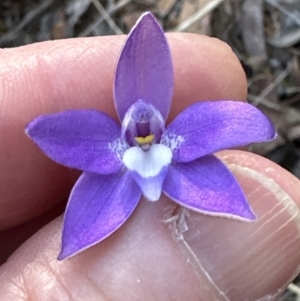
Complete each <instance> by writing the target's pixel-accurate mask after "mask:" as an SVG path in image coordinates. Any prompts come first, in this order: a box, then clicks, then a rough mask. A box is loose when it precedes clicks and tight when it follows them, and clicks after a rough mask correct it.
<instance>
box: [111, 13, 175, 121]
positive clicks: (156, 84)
mask: <svg viewBox="0 0 300 301" xmlns="http://www.w3.org/2000/svg"><path fill="white" fill-rule="evenodd" d="M173 87H174V78H173V65H172V60H171V54H170V50H169V46H168V43H167V40H166V38H165V35H164V32H163V30H162V28H161V27H160V25H159V24H158V22H157V21H156V20H155V18H154V16H153V15H152V14H151V13H145V14H144V15H142V17H141V18H140V19H139V20H138V22H137V23H136V25H135V27H134V28H133V29H132V30H131V32H130V33H129V35H128V37H127V40H126V43H125V45H124V47H123V50H122V52H121V55H120V58H119V62H118V65H117V70H116V77H115V86H114V98H115V106H116V110H117V112H118V115H119V118H120V120H123V118H124V115H125V113H126V111H127V110H128V109H129V107H130V106H131V105H132V104H133V103H134V102H136V101H137V100H139V99H143V100H145V101H147V102H150V103H152V104H153V105H154V106H155V107H156V108H157V109H158V110H159V111H160V113H161V114H162V116H163V117H164V118H165V119H166V118H167V116H168V113H169V110H170V106H171V100H172V96H173Z"/></svg>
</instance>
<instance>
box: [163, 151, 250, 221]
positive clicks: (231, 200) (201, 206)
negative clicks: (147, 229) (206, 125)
mask: <svg viewBox="0 0 300 301" xmlns="http://www.w3.org/2000/svg"><path fill="white" fill-rule="evenodd" d="M163 192H164V193H165V194H166V195H167V196H168V197H169V198H171V199H172V200H173V201H175V202H176V203H178V204H180V205H182V206H184V207H187V208H189V209H191V210H194V211H196V212H200V213H204V214H209V215H215V216H224V217H229V218H237V219H242V220H254V219H255V215H254V213H253V212H252V210H251V208H250V205H249V204H248V202H247V199H246V197H245V195H244V193H243V191H242V190H241V188H240V186H239V184H238V182H237V181H236V179H235V178H234V177H233V175H232V174H231V173H230V171H229V170H228V169H227V167H226V166H225V165H224V164H223V163H222V162H221V161H220V160H219V159H217V158H216V157H214V156H213V155H208V156H205V157H202V158H200V159H198V160H195V161H193V162H188V163H175V164H174V165H171V166H170V167H169V172H168V175H167V178H166V180H165V183H164V186H163Z"/></svg>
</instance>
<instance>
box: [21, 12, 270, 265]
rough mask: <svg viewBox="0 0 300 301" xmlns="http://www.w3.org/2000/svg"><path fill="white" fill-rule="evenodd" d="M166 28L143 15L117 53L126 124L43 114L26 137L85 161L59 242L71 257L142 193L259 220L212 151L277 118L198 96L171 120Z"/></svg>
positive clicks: (262, 135) (87, 113)
mask: <svg viewBox="0 0 300 301" xmlns="http://www.w3.org/2000/svg"><path fill="white" fill-rule="evenodd" d="M173 86H174V80H173V66H172V60H171V55H170V51H169V47H168V44H167V41H166V38H165V35H164V33H163V31H162V29H161V27H160V25H159V24H158V23H157V21H156V20H155V18H154V17H153V16H152V15H151V14H150V13H146V14H144V15H143V16H142V17H141V18H140V19H139V21H138V22H137V24H136V26H135V27H134V28H133V29H132V31H131V32H130V34H129V36H128V38H127V41H126V43H125V45H124V48H123V50H122V52H121V56H120V59H119V62H118V66H117V70H116V76H115V84H114V99H115V107H116V110H117V113H118V116H119V118H120V120H122V125H121V126H120V125H119V124H118V123H117V122H115V121H114V120H113V119H112V118H111V117H109V116H108V115H107V114H105V113H102V112H99V111H96V110H68V111H64V112H61V113H58V114H51V115H43V116H40V117H38V118H36V119H35V120H33V121H32V122H31V123H29V125H28V126H27V129H26V132H27V134H28V136H29V137H30V138H31V139H33V141H34V142H35V143H36V144H37V145H38V146H39V147H40V148H41V149H42V150H43V151H44V153H45V154H46V155H47V156H49V157H50V158H51V159H53V160H54V161H56V162H58V163H60V164H63V165H65V166H69V167H72V168H78V169H80V170H83V171H84V172H83V173H82V175H81V177H80V178H79V180H78V181H77V183H76V184H75V186H74V188H73V190H72V193H71V195H70V199H69V203H68V205H67V209H66V213H65V219H64V227H63V237H62V250H61V253H60V255H59V257H58V259H60V260H61V259H64V258H67V257H71V256H73V255H75V254H77V253H79V252H81V251H83V250H85V249H87V248H89V247H90V246H93V245H95V244H96V243H98V242H100V241H102V240H103V239H105V238H106V237H108V236H109V235H111V234H112V233H113V232H114V231H116V230H117V229H118V228H119V227H120V226H121V225H122V224H123V223H124V222H125V221H126V220H127V219H128V218H129V216H130V215H131V213H132V212H133V210H134V209H135V208H136V206H137V204H138V202H139V200H140V199H141V196H142V195H144V196H145V198H146V199H148V200H149V201H157V200H158V199H159V198H160V195H161V193H162V192H163V193H165V194H166V195H167V196H168V197H169V198H170V199H172V200H174V201H175V202H176V203H178V204H180V205H182V206H184V207H186V208H189V209H191V210H194V211H197V212H200V213H204V214H209V215H214V216H224V217H230V218H237V219H241V220H254V219H255V215H254V213H253V211H252V210H251V208H250V206H249V204H248V202H247V200H246V198H245V196H244V194H243V191H242V190H241V188H240V186H239V184H238V183H237V181H236V180H235V178H234V177H233V175H232V174H231V173H230V171H229V170H228V169H227V167H226V166H225V165H224V164H223V163H222V162H221V161H220V160H219V159H217V158H216V157H215V156H214V155H212V153H214V152H217V151H219V150H222V149H226V148H232V147H236V146H241V145H247V144H249V143H251V142H260V141H265V140H270V139H273V138H274V137H275V131H274V127H273V125H272V124H271V122H270V121H269V120H268V118H266V117H265V116H264V115H263V114H262V113H261V112H260V111H259V110H257V109H256V108H255V107H253V106H251V105H249V104H246V103H242V102H237V101H217V102H199V103H196V104H194V105H192V106H190V107H188V108H187V109H186V110H184V111H183V112H182V113H181V114H179V115H178V116H177V118H176V119H175V120H174V121H173V122H171V124H169V126H168V127H167V128H165V121H166V118H167V116H168V113H169V110H170V106H171V100H172V95H173Z"/></svg>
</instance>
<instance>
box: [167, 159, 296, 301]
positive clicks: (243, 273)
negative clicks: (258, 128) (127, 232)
mask: <svg viewBox="0 0 300 301" xmlns="http://www.w3.org/2000/svg"><path fill="white" fill-rule="evenodd" d="M229 168H230V169H231V170H232V172H233V173H234V174H235V176H236V178H237V179H238V181H239V182H240V184H241V186H242V188H243V190H244V192H245V193H246V195H247V197H248V200H249V202H250V204H251V206H252V208H253V209H254V211H255V213H256V214H257V216H258V219H257V220H256V221H254V222H249V223H247V222H240V221H236V220H229V219H225V218H214V217H210V216H204V215H201V214H197V213H193V212H190V211H187V210H186V209H180V210H179V212H178V213H177V217H178V218H177V219H174V221H173V228H172V227H171V229H172V231H173V232H172V233H173V235H174V233H175V239H177V241H178V244H179V245H180V246H181V250H183V251H182V252H183V255H184V256H186V257H187V258H189V260H187V261H188V262H189V263H190V264H191V265H192V266H193V267H194V269H195V270H197V272H198V273H199V274H201V277H202V278H203V279H205V281H207V282H209V283H210V285H211V287H213V289H214V291H215V292H214V293H217V294H219V298H220V300H230V301H241V300H275V299H276V298H277V297H278V296H279V295H280V294H282V292H283V291H284V288H285V286H286V285H287V284H288V283H289V282H290V281H291V280H292V279H293V278H294V277H296V276H297V274H298V273H299V266H298V265H299V262H300V252H299V249H300V239H299V231H300V212H299V208H298V206H297V204H296V203H295V201H294V200H293V199H292V198H291V196H290V194H289V193H288V192H287V191H286V190H284V189H283V188H282V187H281V186H280V185H279V184H278V183H277V182H276V181H275V180H273V179H272V178H270V177H268V176H267V175H266V174H264V173H261V172H258V171H256V170H254V169H251V168H249V167H245V166H241V165H238V164H235V163H232V164H229ZM264 298H267V299H264Z"/></svg>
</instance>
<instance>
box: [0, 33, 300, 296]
mask: <svg viewBox="0 0 300 301" xmlns="http://www.w3.org/2000/svg"><path fill="white" fill-rule="evenodd" d="M169 38H170V44H171V50H172V54H173V61H174V67H175V95H174V101H173V107H172V110H171V114H170V120H171V119H173V118H174V117H175V116H176V115H177V114H178V113H179V112H180V111H182V109H183V108H185V107H187V106H189V105H190V104H191V103H193V102H196V101H199V100H211V99H212V100H214V99H245V97H246V87H247V86H246V79H245V76H244V74H243V71H242V69H241V66H240V64H239V62H238V60H237V59H236V57H235V56H234V54H233V53H232V52H231V50H230V49H229V47H228V46H226V45H225V44H224V43H221V42H220V41H218V40H215V39H211V38H208V37H201V36H196V35H186V34H184V35H183V34H171V35H170V36H169ZM123 42H124V37H105V38H90V39H75V40H65V41H55V42H45V43H40V44H34V45H29V46H25V47H21V48H17V49H7V50H1V52H0V53H1V56H0V82H1V83H2V90H1V92H0V93H1V94H0V95H1V101H2V109H1V112H0V114H1V116H0V139H1V141H0V154H1V155H0V166H1V169H0V178H1V181H0V191H2V198H1V201H0V229H2V230H4V229H8V228H10V227H13V226H15V225H18V224H21V223H23V222H25V221H30V220H32V219H33V218H34V217H36V216H37V215H39V214H41V213H42V212H45V211H47V210H49V209H50V208H52V207H53V206H55V205H56V204H57V203H59V202H60V201H61V200H63V199H64V198H66V197H67V195H68V192H69V190H70V188H71V186H72V184H73V183H74V180H75V178H76V175H74V174H73V172H71V171H70V170H68V169H65V168H62V167H60V166H58V165H56V164H55V163H53V162H52V161H50V160H49V159H47V158H46V157H45V156H44V155H43V154H42V153H41V152H40V150H39V149H38V148H37V147H36V146H35V145H33V144H32V142H31V141H30V140H29V139H28V138H27V137H26V136H25V134H24V127H25V125H26V124H27V123H28V122H29V121H30V120H32V119H33V118H34V117H36V116H38V115H40V114H45V113H53V112H58V111H62V110H64V109H70V108H96V109H99V110H101V111H105V112H107V113H108V114H110V115H111V116H114V117H116V113H115V111H114V107H113V101H112V82H113V73H114V68H115V65H116V62H117V57H118V54H119V51H120V48H121V45H122V43H123ZM218 156H219V158H221V159H222V160H224V162H225V163H227V164H228V166H229V168H230V169H231V170H232V171H233V173H234V174H235V176H236V177H237V179H238V180H239V181H240V183H241V186H242V188H243V190H244V191H245V193H246V195H247V197H248V200H249V202H250V203H251V206H252V208H253V210H254V211H255V213H256V214H257V215H258V217H259V218H258V220H257V221H255V222H251V223H246V222H240V221H234V220H227V219H223V218H213V217H208V216H204V215H201V214H198V213H193V212H188V211H187V210H183V209H180V208H178V207H175V206H174V204H173V203H171V202H169V201H168V199H167V198H166V197H162V199H161V200H160V201H159V202H157V203H150V202H144V201H142V202H141V203H140V205H139V206H138V208H137V210H136V211H135V212H134V214H133V215H132V216H131V217H130V219H129V220H128V221H127V222H126V223H125V225H124V226H122V228H121V229H120V230H118V231H117V232H116V233H115V234H113V235H112V236H111V237H109V238H108V239H106V240H105V241H103V242H102V243H100V244H98V245H96V246H95V247H93V248H91V249H89V250H87V251H84V252H83V253H81V254H79V255H78V256H76V257H74V258H72V259H69V260H65V261H62V262H59V261H57V260H56V257H57V255H58V253H59V247H60V239H61V223H62V219H61V218H60V217H59V218H57V219H55V220H54V221H52V222H50V223H49V225H47V226H46V227H44V228H43V229H42V230H41V231H39V232H38V233H37V234H36V235H34V236H33V237H32V238H31V239H29V240H28V241H27V242H26V243H25V244H24V245H23V246H21V247H20V248H19V249H18V250H17V251H16V252H15V254H14V255H13V256H12V257H11V258H10V259H9V260H8V262H7V263H6V264H4V265H3V266H2V267H1V268H0V283H1V285H0V295H1V296H2V300H4V301H6V300H8V301H11V300H31V299H33V300H42V301H44V300H88V301H91V300H164V301H165V300H199V299H200V300H204V301H206V300H231V301H235V300H237V301H241V300H276V298H278V296H279V294H280V293H281V292H282V291H283V288H284V286H285V285H286V284H287V283H288V282H289V281H290V280H291V279H292V278H293V277H295V276H296V275H297V273H298V265H299V261H300V254H299V252H298V250H299V246H300V240H299V238H298V237H299V219H300V217H299V209H298V206H297V204H300V197H299V196H298V191H299V188H300V184H299V182H298V180H297V179H296V178H294V177H293V176H292V175H290V174H289V173H288V172H286V171H284V170H283V169H281V168H280V167H278V166H276V165H275V164H274V163H271V162H269V161H268V160H266V159H264V158H261V157H258V156H256V155H253V154H250V153H246V152H241V151H224V152H220V153H219V154H218ZM32 223H34V222H32ZM32 223H30V222H27V226H24V227H19V228H18V229H19V232H18V233H16V235H15V237H14V239H15V240H17V241H18V240H21V238H20V237H22V235H24V233H26V231H28V228H30V227H32ZM35 223H36V222H35ZM7 233H11V232H7V231H6V232H5V231H4V232H2V236H1V234H0V246H1V250H3V252H2V251H1V253H2V254H3V253H4V252H5V250H8V249H9V247H10V246H9V243H10V242H12V243H14V242H13V239H11V238H10V239H8V237H7ZM0 255H1V254H0ZM268 297H269V299H267V298H268Z"/></svg>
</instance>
